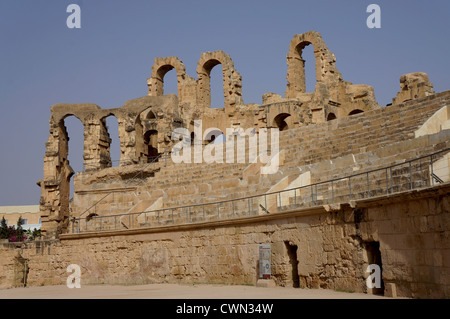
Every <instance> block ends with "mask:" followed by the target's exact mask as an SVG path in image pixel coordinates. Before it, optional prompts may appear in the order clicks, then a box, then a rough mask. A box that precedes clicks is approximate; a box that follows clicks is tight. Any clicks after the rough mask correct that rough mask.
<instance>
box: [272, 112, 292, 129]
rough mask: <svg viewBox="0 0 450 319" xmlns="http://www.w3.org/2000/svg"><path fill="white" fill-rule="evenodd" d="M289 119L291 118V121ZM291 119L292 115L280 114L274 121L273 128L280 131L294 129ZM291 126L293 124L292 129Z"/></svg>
mask: <svg viewBox="0 0 450 319" xmlns="http://www.w3.org/2000/svg"><path fill="white" fill-rule="evenodd" d="M288 118H290V119H288ZM291 119H292V117H291V114H289V113H280V114H278V115H277V116H275V118H274V119H273V124H272V126H273V127H278V129H279V130H280V131H286V130H288V129H289V128H292V124H291V121H290V120H291ZM289 124H291V127H290V125H289Z"/></svg>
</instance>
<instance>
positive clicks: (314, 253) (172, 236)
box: [0, 185, 450, 298]
mask: <svg viewBox="0 0 450 319" xmlns="http://www.w3.org/2000/svg"><path fill="white" fill-rule="evenodd" d="M449 189H450V187H449V186H448V185H447V186H446V187H442V186H440V187H436V188H432V189H428V190H423V191H412V192H409V193H403V194H399V195H397V196H389V197H388V196H386V197H384V198H378V199H377V200H363V201H357V202H355V203H353V204H352V206H349V205H342V206H341V207H340V208H339V209H337V210H335V211H326V210H325V209H324V208H323V207H318V208H315V209H311V210H306V211H292V212H286V213H280V214H275V215H271V216H259V217H256V218H248V219H241V220H235V221H231V222H230V221H222V222H214V223H209V224H208V223H207V224H204V225H185V226H178V227H163V228H160V229H153V230H149V229H147V230H144V231H139V232H138V231H125V232H121V233H114V234H112V233H109V234H108V233H107V234H100V233H91V234H81V235H80V234H78V235H75V234H74V235H64V236H62V237H61V239H60V240H49V241H37V242H33V243H27V244H24V245H23V246H22V247H16V248H13V247H12V244H4V245H3V246H2V247H0V253H1V255H2V256H3V258H2V259H1V261H0V274H1V277H0V287H1V288H6V287H10V286H11V283H12V282H13V277H14V263H13V260H14V258H13V257H14V256H15V255H17V254H20V255H21V256H22V257H23V258H25V259H26V260H27V262H28V267H29V273H28V280H27V285H28V286H39V285H65V283H66V279H67V276H68V275H69V274H68V273H67V272H66V268H67V266H68V265H69V264H78V265H80V266H81V270H82V279H81V284H82V285H86V284H100V283H104V284H144V283H164V282H169V283H206V282H207V283H229V284H252V285H254V284H256V280H257V276H258V247H259V245H260V244H271V247H272V274H273V278H274V280H275V282H276V283H277V284H278V285H280V286H293V285H296V284H298V286H300V287H309V288H328V289H339V290H345V291H356V292H369V293H370V291H367V290H368V289H367V286H366V284H365V278H366V277H367V276H368V273H365V270H366V268H367V266H368V264H369V263H371V262H373V261H371V258H372V257H371V255H372V254H373V252H372V251H371V249H370V247H373V246H374V245H373V244H374V243H376V244H378V245H379V246H378V247H379V248H378V249H379V253H380V256H381V267H382V278H383V283H384V287H385V288H384V289H385V295H389V294H391V293H392V291H393V290H394V291H395V290H396V293H397V295H398V296H403V297H413V298H448V297H450V289H449V288H450V276H449V271H450V260H449V256H450V254H449V249H450V247H449V241H448V237H449V230H448V227H447V225H448V223H449V218H450V214H449V212H450V201H449V197H448V191H449ZM295 246H296V247H297V250H296V257H294V258H295V260H293V259H292V258H293V257H292V254H291V251H290V250H289V249H288V248H289V247H295ZM297 263H298V266H296V267H297V271H298V278H295V277H293V273H294V272H293V265H294V264H295V265H297ZM294 276H295V275H294Z"/></svg>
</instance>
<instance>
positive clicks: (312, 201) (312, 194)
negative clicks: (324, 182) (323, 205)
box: [311, 184, 314, 205]
mask: <svg viewBox="0 0 450 319" xmlns="http://www.w3.org/2000/svg"><path fill="white" fill-rule="evenodd" d="M311 204H313V205H314V189H313V184H311Z"/></svg>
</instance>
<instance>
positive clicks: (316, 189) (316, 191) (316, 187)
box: [315, 184, 319, 205]
mask: <svg viewBox="0 0 450 319" xmlns="http://www.w3.org/2000/svg"><path fill="white" fill-rule="evenodd" d="M318 193H319V192H318V190H317V184H316V202H315V203H316V205H317V194H318Z"/></svg>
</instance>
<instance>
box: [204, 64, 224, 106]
mask: <svg viewBox="0 0 450 319" xmlns="http://www.w3.org/2000/svg"><path fill="white" fill-rule="evenodd" d="M219 64H220V67H219V68H215V66H217V65H219ZM199 65H200V66H199V68H198V69H197V73H198V98H199V102H200V104H201V105H203V106H204V107H209V108H223V107H224V105H225V100H224V93H225V91H224V87H223V80H224V78H223V67H222V63H221V62H220V61H219V60H217V59H214V58H211V59H209V60H207V61H206V62H204V63H202V64H199ZM211 78H212V84H211Z"/></svg>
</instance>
